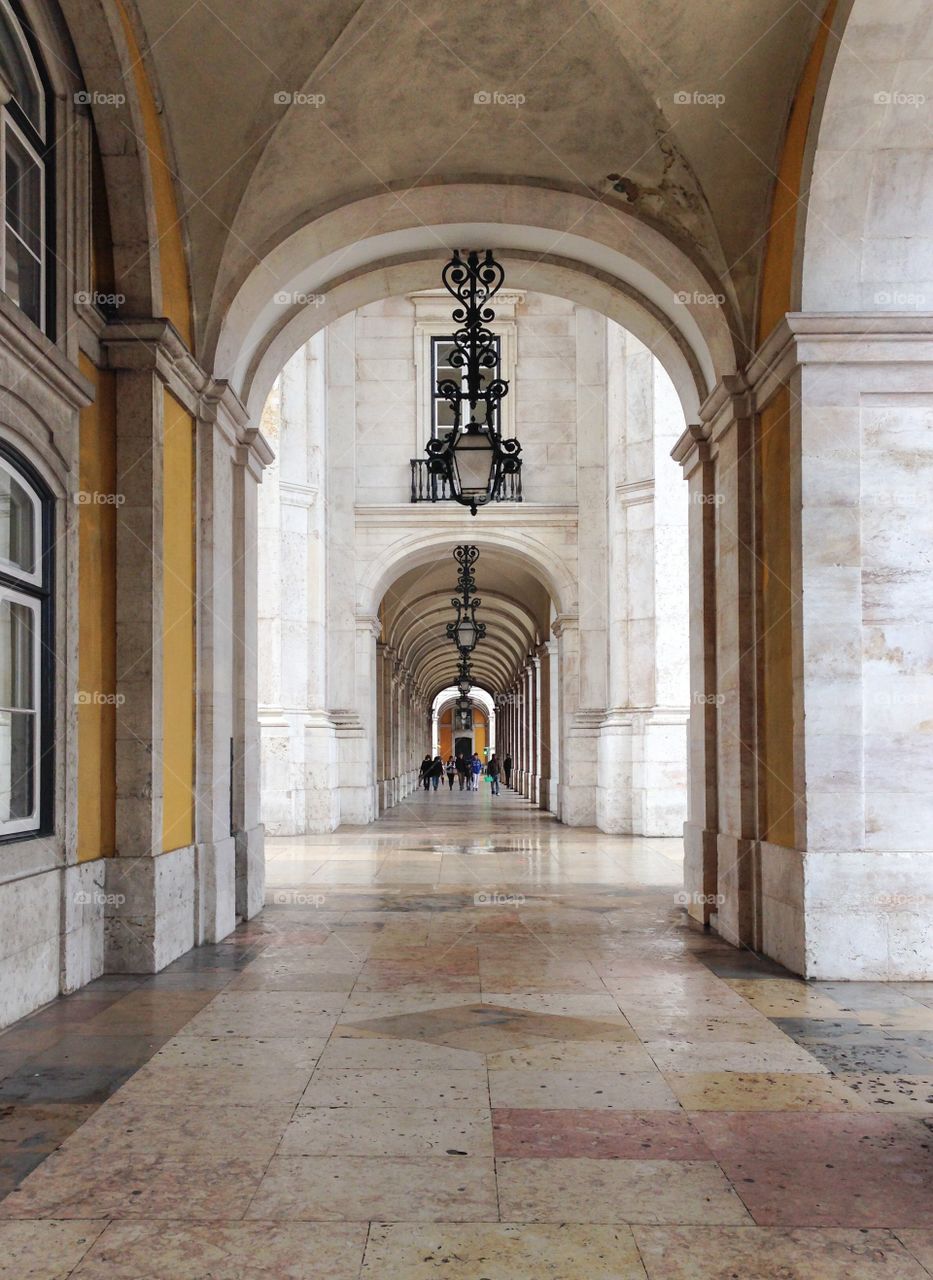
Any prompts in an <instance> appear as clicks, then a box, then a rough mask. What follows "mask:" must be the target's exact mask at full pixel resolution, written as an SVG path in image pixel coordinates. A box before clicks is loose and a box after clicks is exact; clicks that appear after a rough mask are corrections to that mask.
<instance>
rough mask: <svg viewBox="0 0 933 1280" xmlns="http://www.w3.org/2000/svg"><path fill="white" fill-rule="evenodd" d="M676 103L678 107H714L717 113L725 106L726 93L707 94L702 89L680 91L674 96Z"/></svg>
mask: <svg viewBox="0 0 933 1280" xmlns="http://www.w3.org/2000/svg"><path fill="white" fill-rule="evenodd" d="M674 102H675V104H676V105H677V106H678V107H714V108H715V109H716V110H717V111H718V110H719V108H720V107H722V106H725V102H726V95H725V94H724V93H706V92H704V91H703V90H702V89H680V90H678V91H677V93H675V94H674Z"/></svg>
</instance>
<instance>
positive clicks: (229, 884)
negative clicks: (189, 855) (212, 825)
mask: <svg viewBox="0 0 933 1280" xmlns="http://www.w3.org/2000/svg"><path fill="white" fill-rule="evenodd" d="M198 887H199V892H198V900H199V903H200V909H201V920H200V927H199V930H198V942H219V941H220V939H221V938H226V936H227V934H228V933H232V932H233V930H234V929H235V928H236V916H237V910H236V838H235V837H234V836H228V837H227V838H226V839H224V840H217V841H215V842H214V843H213V844H200V845H198Z"/></svg>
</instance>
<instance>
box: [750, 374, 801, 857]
mask: <svg viewBox="0 0 933 1280" xmlns="http://www.w3.org/2000/svg"><path fill="white" fill-rule="evenodd" d="M756 446H757V453H758V459H757V461H758V468H757V469H758V484H759V491H758V510H759V519H758V537H757V543H758V601H759V609H758V616H757V629H758V654H759V693H760V697H759V715H758V752H757V756H758V763H759V771H758V780H759V795H760V798H761V803H760V827H761V837H762V839H764V840H770V841H771V842H772V843H773V844H780V845H784V846H786V847H787V848H793V847H794V846H795V821H794V820H795V813H794V696H793V695H794V666H793V641H794V636H793V617H792V612H791V610H792V608H793V602H794V597H793V591H792V590H791V576H792V574H793V563H792V555H791V550H792V534H791V497H790V471H791V466H790V392H789V390H788V388H787V387H786V386H783V387H782V388H781V390H780V391H779V392H778V393H777V395H776V396H775V397H774V398H773V399H772V400H771V401H770V402H769V404H768V405H767V406H766V407H765V408H764V409H763V410H762V412H761V414H760V416H759V419H758V438H757V441H756Z"/></svg>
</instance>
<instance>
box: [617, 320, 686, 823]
mask: <svg viewBox="0 0 933 1280" xmlns="http://www.w3.org/2000/svg"><path fill="white" fill-rule="evenodd" d="M608 339H609V364H608V406H609V431H608V437H607V451H608V453H607V462H608V475H609V495H608V539H609V557H608V563H609V591H608V600H609V609H610V626H611V630H612V639H611V643H610V645H609V651H608V657H609V693H608V704H609V705H608V710H607V714H606V717H605V720H604V722H603V726H602V730H601V735H600V754H599V791H598V823H599V826H600V827H601V828H602V829H603V830H606V831H619V832H634V833H636V834H639V835H655V836H665V835H680V834H681V832H682V830H683V823H684V819H685V817H686V777H687V738H686V721H687V708H688V703H689V696H690V695H689V686H690V676H689V654H688V644H687V636H688V617H687V571H688V555H687V498H688V495H687V489H686V486H685V485H684V483H683V478H682V476H681V473H680V468H679V467H678V466H677V465H676V464H675V463H674V461H673V460H672V459H671V457H670V452H671V449H672V448H673V446H674V443H675V442H676V440H677V438H678V437H679V436H680V434H681V433H682V431H683V414H682V411H681V408H680V403H679V400H678V399H677V395H676V392H675V391H674V388H673V385H672V384H671V382H670V379H669V378H668V377H667V375H666V374H665V373H664V371H663V369H662V368H661V366H660V365H659V364H658V362H657V361H656V360H655V359H654V357H653V356H652V354H651V352H650V351H648V350H647V348H646V347H644V346H643V345H642V344H641V343H640V342H638V340H637V339H636V338H634V337H632V336H631V335H630V334H627V333H625V332H624V331H623V330H622V329H620V328H618V326H616V325H610V326H609V335H608Z"/></svg>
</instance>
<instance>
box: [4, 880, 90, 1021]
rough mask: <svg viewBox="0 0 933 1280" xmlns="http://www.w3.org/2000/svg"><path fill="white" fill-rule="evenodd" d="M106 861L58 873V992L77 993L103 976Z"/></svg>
mask: <svg viewBox="0 0 933 1280" xmlns="http://www.w3.org/2000/svg"><path fill="white" fill-rule="evenodd" d="M107 861H108V859H107V858H95V860H94V861H93V862H81V863H78V864H77V865H76V866H72V867H65V868H64V870H63V871H62V895H63V912H62V919H63V921H64V930H63V936H62V959H61V966H62V976H61V989H62V992H64V993H67V992H69V991H77V989H78V988H79V987H83V986H85V985H86V984H87V983H88V982H93V981H94V979H95V978H99V977H100V976H101V974H102V973H103V972H104V909H105V904H106V891H105V880H106V876H107ZM5 924H6V922H3V924H2V925H0V933H2V934H3V935H4V936H6V937H10V936H11V934H12V930H11V929H8V928H6V927H4V926H5ZM0 985H2V984H0ZM40 1003H41V1002H40Z"/></svg>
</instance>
